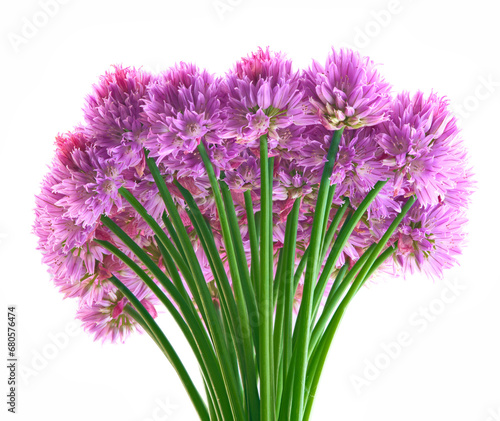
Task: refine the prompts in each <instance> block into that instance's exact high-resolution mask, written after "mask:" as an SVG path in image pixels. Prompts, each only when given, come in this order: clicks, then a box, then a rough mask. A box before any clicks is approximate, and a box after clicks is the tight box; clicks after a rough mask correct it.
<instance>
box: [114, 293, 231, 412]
mask: <svg viewBox="0 0 500 421" xmlns="http://www.w3.org/2000/svg"><path fill="white" fill-rule="evenodd" d="M123 312H124V313H126V314H128V315H129V316H130V317H132V318H133V319H134V320H135V321H136V322H137V323H139V325H140V326H141V327H142V328H143V329H144V331H145V332H146V333H147V334H148V335H149V336H150V338H151V339H152V340H153V342H154V343H155V344H156V345H157V346H158V347H159V348H160V349H161V345H160V343H159V342H158V340H157V339H156V336H155V335H154V333H153V331H152V330H151V329H150V328H149V326H148V325H147V323H146V322H145V321H144V319H143V318H142V316H141V315H140V314H139V313H138V312H137V310H135V308H134V307H132V306H131V305H130V303H129V304H127V305H125V307H124V308H123ZM200 371H201V375H202V377H203V382H204V385H205V392H206V396H207V401H208V406H209V408H208V409H209V413H210V421H218V420H222V417H221V415H220V408H219V402H218V405H215V406H214V402H217V396H216V394H215V392H214V389H213V387H212V383H211V381H210V379H209V378H207V376H206V367H205V368H204V367H203V366H201V365H200Z"/></svg>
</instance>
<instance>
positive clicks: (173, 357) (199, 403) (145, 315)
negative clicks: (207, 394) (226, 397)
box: [109, 276, 210, 421]
mask: <svg viewBox="0 0 500 421" xmlns="http://www.w3.org/2000/svg"><path fill="white" fill-rule="evenodd" d="M109 280H110V281H111V283H112V284H113V285H114V286H115V287H116V288H118V289H119V290H120V292H121V293H122V294H123V295H124V296H125V297H126V298H127V299H128V300H129V301H130V303H131V304H132V306H134V307H135V309H136V310H137V312H138V313H139V314H140V316H141V317H142V319H143V320H144V322H145V324H146V325H147V326H148V328H149V330H148V331H150V332H151V333H152V334H153V335H154V337H155V339H156V342H157V344H158V345H159V346H160V349H161V350H162V351H163V353H164V354H165V356H166V357H167V359H168V360H169V361H170V363H171V364H172V366H173V367H174V369H175V371H176V372H177V375H178V376H179V378H180V379H181V382H182V384H183V385H184V387H185V389H186V391H187V393H188V395H189V397H190V399H191V402H192V403H193V405H194V407H195V409H196V412H197V413H198V416H199V417H200V419H201V420H202V421H210V415H209V414H208V410H207V407H206V405H205V402H203V399H202V397H201V395H200V394H199V392H198V390H197V389H196V386H195V385H194V383H193V381H192V380H191V377H189V373H188V372H187V370H186V368H185V367H184V365H183V364H182V361H181V360H180V358H179V356H178V355H177V353H176V352H175V350H174V348H173V347H172V345H171V344H170V342H169V341H168V339H167V337H166V336H165V334H164V333H163V331H162V330H161V329H160V327H159V326H158V325H157V324H156V322H155V320H154V319H153V317H152V316H151V315H150V314H149V312H148V311H147V310H146V308H145V307H144V306H143V305H142V304H141V302H140V301H139V300H138V298H137V297H136V296H135V295H134V294H133V293H132V292H131V291H130V290H129V289H128V288H127V287H126V286H125V285H124V284H123V283H122V282H120V280H119V279H118V278H116V277H115V276H111V278H109Z"/></svg>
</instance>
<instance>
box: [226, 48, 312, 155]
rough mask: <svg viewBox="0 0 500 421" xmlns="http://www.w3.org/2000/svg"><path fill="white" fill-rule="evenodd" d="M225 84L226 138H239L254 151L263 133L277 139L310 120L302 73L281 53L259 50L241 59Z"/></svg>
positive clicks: (238, 140)
mask: <svg viewBox="0 0 500 421" xmlns="http://www.w3.org/2000/svg"><path fill="white" fill-rule="evenodd" d="M224 85H225V88H226V91H227V103H226V107H225V109H224V111H225V113H226V115H227V124H226V127H225V129H224V137H225V138H236V141H237V142H239V143H242V144H245V145H247V146H248V147H250V148H252V147H253V148H255V147H258V139H259V137H260V136H262V135H264V134H268V135H269V137H270V138H271V139H278V138H279V137H280V135H279V133H278V130H280V129H284V128H287V127H289V126H290V125H292V124H301V123H305V122H306V121H307V122H309V121H310V118H307V117H306V116H304V114H303V112H302V103H303V93H302V91H300V90H299V74H298V73H297V72H296V71H293V70H292V62H291V60H287V59H286V58H285V57H284V55H283V54H281V53H274V52H270V51H269V48H268V49H266V50H265V51H264V50H262V49H259V50H258V51H257V52H256V53H253V54H251V55H249V56H248V58H243V59H241V61H240V62H238V63H236V66H235V68H234V69H233V70H232V71H231V72H229V73H228V74H227V75H226V78H225V80H224Z"/></svg>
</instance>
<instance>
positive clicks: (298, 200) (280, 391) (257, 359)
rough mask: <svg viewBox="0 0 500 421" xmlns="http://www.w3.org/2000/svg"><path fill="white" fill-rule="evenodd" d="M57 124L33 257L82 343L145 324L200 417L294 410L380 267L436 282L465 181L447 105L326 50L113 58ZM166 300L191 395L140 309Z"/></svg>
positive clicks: (308, 404) (267, 417) (458, 242)
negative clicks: (210, 62)
mask: <svg viewBox="0 0 500 421" xmlns="http://www.w3.org/2000/svg"><path fill="white" fill-rule="evenodd" d="M84 120H85V121H84V123H83V124H82V125H80V126H78V127H76V128H75V129H74V130H73V131H72V132H70V133H66V134H61V135H59V136H58V137H57V138H56V153H55V157H54V159H53V162H52V165H51V168H50V171H49V173H48V174H47V175H46V177H45V179H44V181H43V184H42V190H41V193H40V194H39V195H38V196H37V198H36V222H35V226H34V231H35V233H36V235H37V236H38V238H39V248H40V250H41V251H42V254H43V261H44V262H45V263H46V264H47V265H48V266H49V270H50V273H51V275H52V277H53V280H54V283H55V284H56V286H57V287H58V288H59V289H60V291H61V292H62V293H63V294H64V296H65V297H74V298H76V299H77V300H78V313H77V318H78V319H80V320H81V321H82V323H83V326H84V327H85V329H86V330H87V331H89V332H91V333H93V334H94V337H95V339H96V340H98V339H100V340H103V341H106V340H109V341H112V342H115V341H117V340H120V341H124V340H125V338H126V337H127V336H128V335H129V334H130V333H131V332H134V331H143V332H146V333H147V334H148V335H149V336H150V337H151V338H152V340H153V341H154V342H155V343H156V345H157V346H158V347H159V348H160V350H161V351H162V352H163V353H164V355H165V356H166V358H167V359H168V360H169V362H170V363H171V364H172V365H173V367H174V368H175V370H176V372H177V374H178V376H179V378H180V380H181V381H182V383H183V385H184V387H185V389H186V391H187V393H188V394H189V397H190V399H191V401H192V403H193V405H194V407H195V409H196V411H197V413H198V415H199V418H200V419H201V420H203V421H208V420H219V421H223V420H224V421H229V420H238V421H244V420H262V421H278V420H279V421H288V420H292V421H306V420H309V419H310V414H311V409H312V405H313V401H314V396H315V392H316V389H317V387H318V383H319V380H320V376H321V373H322V370H323V366H324V363H325V359H326V356H327V353H328V350H329V348H330V345H331V343H332V339H333V337H334V335H335V332H336V330H337V328H338V326H339V323H340V321H341V319H342V317H343V315H344V313H345V311H346V309H347V306H348V305H349V303H350V301H351V300H352V299H353V298H354V296H355V295H356V293H357V292H358V291H359V289H360V288H361V287H362V286H363V284H365V283H366V282H367V281H369V280H370V279H371V278H372V277H373V276H376V275H377V274H381V273H382V274H391V275H397V274H400V273H408V272H409V273H413V272H415V271H422V272H424V273H426V274H428V275H429V276H431V277H440V276H441V275H442V271H443V269H445V268H448V267H450V266H452V265H453V264H454V263H455V261H456V256H457V255H458V254H459V253H460V252H461V247H462V243H463V241H464V233H463V231H462V230H463V226H464V223H465V222H466V217H465V210H466V207H467V204H468V202H469V196H470V193H471V192H472V190H473V182H472V181H471V170H470V168H469V166H468V164H467V153H466V150H465V149H464V146H463V142H462V139H461V137H460V133H459V130H458V129H457V125H456V119H455V117H454V116H453V115H452V114H451V112H450V110H449V109H448V103H447V100H446V99H444V98H441V97H439V96H437V95H436V94H434V93H432V94H430V95H428V96H425V95H424V94H423V93H421V92H418V93H416V94H414V95H410V94H409V93H407V92H403V93H400V94H397V95H394V94H392V93H391V86H390V85H389V84H388V83H387V82H386V81H385V80H384V79H383V78H382V76H381V75H380V73H379V72H378V70H377V68H376V66H375V65H374V63H373V62H372V61H371V60H370V59H369V58H367V57H362V56H361V55H360V54H359V53H357V52H354V51H351V50H347V49H343V50H332V51H331V53H330V55H329V56H328V58H327V60H326V63H325V64H324V65H323V64H320V63H318V62H316V61H314V62H313V63H312V65H311V66H310V67H309V68H308V69H307V70H303V71H297V70H294V69H293V68H292V62H291V61H290V60H288V59H287V58H286V57H285V56H284V55H283V54H281V53H273V52H271V51H269V49H265V50H262V49H259V50H258V51H257V52H256V53H253V54H251V55H249V56H248V57H246V58H243V59H241V60H240V61H238V62H237V63H236V65H235V66H234V67H233V68H232V69H231V70H230V71H228V72H227V73H226V74H225V75H224V76H222V77H217V76H214V75H213V74H211V73H209V72H207V71H206V70H203V69H200V68H198V67H197V66H195V65H192V64H185V63H180V64H178V65H176V66H174V67H172V68H170V69H168V70H166V71H165V72H163V73H161V74H158V75H153V74H149V73H147V72H145V71H143V70H141V69H134V68H124V67H122V66H115V67H114V69H113V70H112V71H110V72H107V73H106V74H105V75H104V76H102V77H101V79H100V81H99V83H97V84H96V85H95V86H94V88H93V92H92V93H91V94H90V95H89V96H88V98H87V100H86V105H85V108H84ZM160 308H162V309H166V310H167V311H168V312H169V313H170V315H171V316H172V317H173V319H174V320H175V321H176V323H177V324H178V326H179V328H180V329H181V331H182V333H183V334H184V336H185V338H186V340H187V342H188V343H189V345H190V347H191V349H192V352H193V354H194V356H195V357H196V359H197V362H198V364H199V367H200V372H201V375H202V378H203V384H204V386H205V390H203V391H200V390H198V389H197V388H196V387H195V385H194V383H193V381H192V379H191V377H190V375H189V373H188V372H187V370H186V369H185V367H184V365H183V363H182V361H181V358H180V357H179V355H178V354H177V353H176V351H175V349H174V347H173V346H172V344H171V342H170V340H169V333H168V332H164V331H163V330H162V329H161V328H160V326H159V325H158V324H157V323H156V321H155V318H156V317H157V312H158V310H159V309H160Z"/></svg>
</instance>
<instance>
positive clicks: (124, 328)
mask: <svg viewBox="0 0 500 421" xmlns="http://www.w3.org/2000/svg"><path fill="white" fill-rule="evenodd" d="M135 295H136V296H137V298H138V299H139V300H140V301H141V303H142V305H144V307H145V308H146V310H148V312H149V313H150V314H151V315H152V316H153V317H156V316H157V312H156V309H155V307H154V305H153V303H152V302H151V298H150V297H149V296H148V295H147V293H146V292H144V291H142V292H139V293H138V292H136V293H135ZM127 303H128V300H127V299H126V298H125V297H123V296H122V294H121V293H120V292H119V291H116V292H110V293H109V294H107V295H106V296H105V297H103V299H102V300H100V301H99V302H96V303H93V304H83V305H81V306H80V308H79V309H78V312H77V318H78V319H80V320H81V321H82V322H83V328H84V329H85V331H87V332H89V333H93V334H94V340H96V341H97V340H101V341H103V342H104V341H110V342H117V341H118V340H119V341H121V342H123V341H124V340H125V339H126V338H127V336H128V335H129V334H130V333H131V332H133V331H134V330H135V329H136V330H139V331H142V329H141V327H140V326H139V325H138V323H137V322H136V321H135V320H134V319H132V318H131V317H130V316H128V315H127V314H126V313H124V312H123V308H124V307H125V305H126V304H127Z"/></svg>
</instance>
